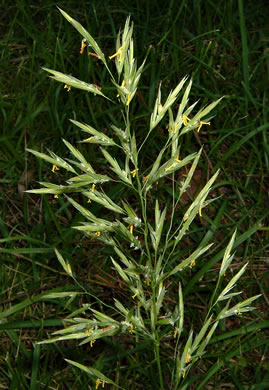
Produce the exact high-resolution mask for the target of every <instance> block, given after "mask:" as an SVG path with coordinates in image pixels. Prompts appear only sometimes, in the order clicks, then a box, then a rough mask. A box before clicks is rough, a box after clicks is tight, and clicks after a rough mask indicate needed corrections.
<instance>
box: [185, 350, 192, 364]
mask: <svg viewBox="0 0 269 390" xmlns="http://www.w3.org/2000/svg"><path fill="white" fill-rule="evenodd" d="M190 360H191V355H190V353H189V352H187V355H186V358H185V363H189V362H190Z"/></svg>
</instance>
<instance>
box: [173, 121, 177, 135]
mask: <svg viewBox="0 0 269 390" xmlns="http://www.w3.org/2000/svg"><path fill="white" fill-rule="evenodd" d="M176 132H177V123H175V126H174V133H175V134H176Z"/></svg>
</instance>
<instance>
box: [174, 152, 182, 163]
mask: <svg viewBox="0 0 269 390" xmlns="http://www.w3.org/2000/svg"><path fill="white" fill-rule="evenodd" d="M175 161H176V162H178V163H180V162H181V160H180V159H179V154H178V155H177V158H176V160H175Z"/></svg>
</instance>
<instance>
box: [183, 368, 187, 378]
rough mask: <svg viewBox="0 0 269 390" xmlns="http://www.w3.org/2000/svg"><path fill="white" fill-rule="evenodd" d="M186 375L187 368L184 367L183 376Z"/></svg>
mask: <svg viewBox="0 0 269 390" xmlns="http://www.w3.org/2000/svg"><path fill="white" fill-rule="evenodd" d="M185 375H186V368H184V371H183V374H182V378H185Z"/></svg>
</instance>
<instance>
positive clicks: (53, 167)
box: [51, 164, 60, 173]
mask: <svg viewBox="0 0 269 390" xmlns="http://www.w3.org/2000/svg"><path fill="white" fill-rule="evenodd" d="M59 170H60V168H58V167H57V165H55V164H54V165H53V166H52V168H51V171H52V172H53V173H55V171H59Z"/></svg>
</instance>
